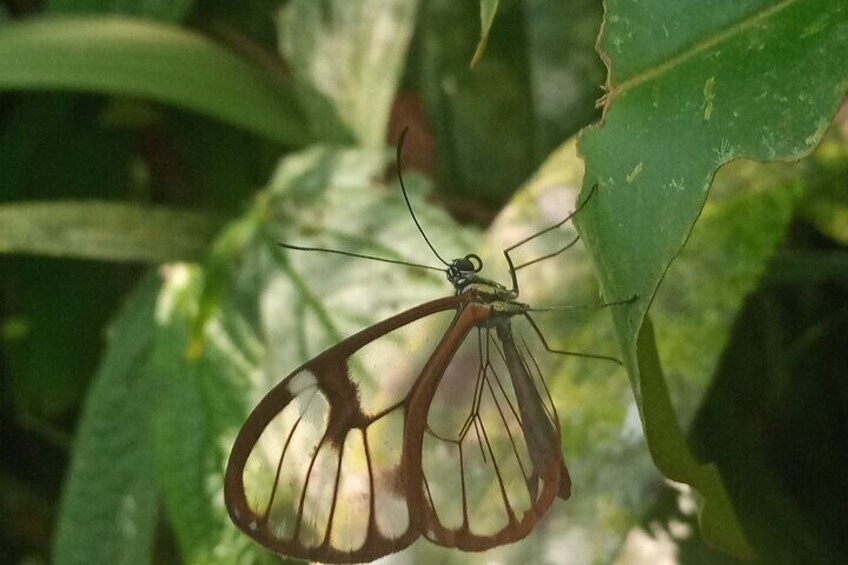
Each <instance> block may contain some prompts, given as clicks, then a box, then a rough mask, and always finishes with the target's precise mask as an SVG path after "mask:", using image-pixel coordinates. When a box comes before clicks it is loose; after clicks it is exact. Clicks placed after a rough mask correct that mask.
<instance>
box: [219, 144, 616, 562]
mask: <svg viewBox="0 0 848 565" xmlns="http://www.w3.org/2000/svg"><path fill="white" fill-rule="evenodd" d="M405 135H406V131H404V132H403V133H402V134H401V138H400V140H399V143H398V147H397V168H398V179H399V181H400V189H401V192H402V194H403V197H404V199H405V202H406V205H407V208H408V210H409V212H410V215H411V216H412V219H413V221H414V222H415V225H416V227H417V228H418V231H419V232H420V234H421V235H422V237H423V238H424V240H425V242H426V243H427V245H428V246H429V248H430V249H431V250H432V252H433V254H434V255H435V256H436V257H437V258H438V259H439V260H440V261H441V262H442V263H443V265H444V267H432V266H427V265H418V264H414V263H409V262H405V261H396V260H390V259H385V258H381V257H375V256H370V255H362V254H357V253H348V252H344V251H339V250H333V249H325V248H311V247H299V246H294V245H288V244H280V245H282V246H283V247H286V248H289V249H295V250H311V251H325V252H331V253H340V254H342V255H349V256H353V257H360V258H365V259H373V260H379V261H387V262H390V263H399V264H403V265H408V266H413V267H423V268H428V269H436V270H439V271H443V272H444V273H445V275H446V277H447V279H448V281H450V283H451V284H452V285H453V288H454V290H455V292H454V294H453V295H452V296H448V297H445V298H438V299H436V300H432V301H430V302H426V303H424V304H421V305H419V306H416V307H414V308H411V309H409V310H407V311H405V312H402V313H400V314H397V315H395V316H392V317H390V318H388V319H386V320H383V321H382V322H379V323H377V324H375V325H373V326H371V327H369V328H366V329H364V330H362V331H360V332H359V333H356V334H354V335H352V336H351V337H348V338H347V339H345V340H343V341H341V342H340V343H338V344H336V345H335V346H333V347H331V348H329V349H328V350H326V351H324V352H323V353H321V354H319V355H318V356H316V357H314V358H312V359H311V360H309V361H307V362H306V363H305V364H303V365H302V366H301V367H299V368H297V369H295V370H294V371H293V372H292V373H291V374H289V375H288V376H287V377H286V378H284V379H283V380H282V381H281V382H280V383H279V384H277V385H276V386H275V387H274V388H273V389H271V391H270V392H269V393H268V394H267V395H266V396H265V397H264V398H263V399H262V400H261V401H260V402H259V404H258V405H257V406H256V407H255V408H254V409H253V411H252V412H251V414H250V415H249V416H248V418H247V420H246V421H245V423H244V425H243V426H242V428H241V430H240V431H239V433H238V436H237V437H236V440H235V444H234V446H233V448H232V451H231V453H230V458H229V462H228V465H227V471H226V476H225V482H224V498H225V502H226V506H227V509H228V511H229V514H230V517H231V519H232V521H233V522H234V523H235V524H236V525H237V526H238V527H239V528H240V529H242V530H243V531H244V532H245V533H246V534H247V535H248V536H250V537H252V538H253V539H254V540H256V541H258V542H259V543H260V544H262V545H263V546H265V547H267V548H268V549H270V550H272V551H275V552H277V553H279V554H282V555H286V556H290V557H297V558H301V559H309V560H314V561H321V562H330V563H350V562H363V561H370V560H373V559H377V558H379V557H382V556H384V555H388V554H390V553H394V552H397V551H400V550H402V549H404V548H405V547H407V546H409V545H410V544H411V543H412V542H413V541H415V540H416V539H418V538H419V537H420V536H422V535H423V536H424V537H425V538H427V539H429V540H430V541H432V542H434V543H436V544H438V545H441V546H446V547H456V548H459V549H461V550H465V551H482V550H486V549H489V548H492V547H495V546H498V545H503V544H507V543H511V542H514V541H517V540H519V539H521V538H523V537H525V536H526V535H527V534H528V533H529V532H530V531H531V530H532V528H533V527H534V526H535V525H536V523H537V522H538V521H539V520H540V519H541V518H542V516H544V515H545V513H546V512H547V510H548V509H549V508H550V506H551V505H552V504H553V502H554V500H555V499H556V498H557V497H559V498H562V499H567V498H568V497H569V496H570V494H571V479H570V477H569V474H568V470H567V468H566V465H565V461H564V460H563V456H562V450H561V446H560V424H559V419H558V417H557V413H556V407H555V406H554V403H553V399H552V398H551V395H550V393H549V391H548V387H547V385H546V383H545V380H544V378H543V376H542V371H541V366H540V364H539V363H538V361H537V358H538V356H539V355H540V354H541V353H543V352H545V351H547V352H551V353H561V354H568V355H578V356H583V357H594V358H599V359H607V360H611V361H615V362H618V360H616V359H614V358H612V357H607V356H604V355H594V354H588V353H576V352H569V351H560V350H555V349H552V348H551V347H550V346H549V345H548V343H547V342H546V340H545V338H544V336H543V335H542V332H541V331H540V329H539V327H538V325H537V324H536V322H535V321H534V319H533V318H532V316H531V312H534V311H542V310H556V309H561V308H532V307H530V306H529V305H527V304H524V303H521V302H519V301H518V293H519V290H518V278H517V275H516V273H517V271H518V270H519V269H521V268H524V267H526V266H529V265H531V264H534V263H536V262H538V261H541V260H544V259H548V258H550V257H553V256H555V255H558V254H559V253H562V252H563V251H565V250H567V249H569V248H570V247H572V246H573V245H574V244H575V243H576V242H577V240H578V238H579V236H576V237H575V238H574V239H572V240H571V241H569V242H568V243H567V244H566V245H565V246H563V247H562V248H561V249H559V250H558V251H555V252H553V253H550V254H547V255H543V256H541V257H538V258H536V259H534V260H532V261H528V262H526V263H523V264H521V265H518V266H515V264H514V263H513V259H512V258H511V256H510V252H512V251H513V250H515V249H516V248H518V247H519V246H521V245H524V244H525V243H527V242H529V241H530V240H532V239H535V238H536V237H538V236H540V235H542V234H544V233H547V232H549V231H551V230H554V229H556V228H558V227H560V226H562V225H563V224H565V223H566V222H568V221H569V220H570V219H571V218H572V217H573V216H574V214H576V213H578V212H579V211H580V209H581V208H582V207H583V206H585V205H586V204H587V202H588V201H589V200H590V198H591V197H592V195H593V194H594V193H595V191H596V190H597V185H596V186H594V187H593V188H592V190H591V192H590V193H589V194H588V196H587V197H586V199H584V201H583V202H582V204H579V205H578V206H577V207H576V208H575V210H574V211H573V212H572V213H571V214H569V215H568V216H567V217H566V218H565V219H563V220H562V221H561V222H558V223H556V224H554V225H552V226H550V227H548V228H546V229H544V230H542V231H539V232H537V233H535V234H533V235H531V236H529V237H527V238H525V239H524V240H522V241H520V242H518V243H516V244H515V245H513V246H511V247H509V248H508V249H506V250H504V252H503V253H504V257H505V259H506V262H507V265H508V266H509V273H510V278H511V288H507V287H506V286H504V285H502V284H500V283H497V282H495V281H492V280H489V279H487V278H484V277H482V276H481V275H480V274H479V273H480V272H481V270H482V268H483V262H482V260H481V259H480V257H479V256H477V255H475V254H473V253H471V254H468V255H465V256H464V257H461V258H459V259H454V260H453V261H450V262H448V261H445V260H444V259H443V258H442V256H441V255H439V253H438V252H437V251H436V249H435V248H434V247H433V245H432V243H431V242H430V240H429V238H428V237H427V235H426V233H425V232H424V230H423V229H422V227H421V225H420V223H419V222H418V219H417V217H416V216H415V212H414V211H413V208H412V205H411V203H410V200H409V196H408V194H407V191H406V188H405V186H404V184H403V178H402V175H401V153H402V148H403V140H404V137H405ZM632 300H633V299H629V300H622V301H618V302H610V303H607V304H600V305H596V306H608V305H613V304H623V303H627V302H631V301H632ZM569 308H580V306H577V307H575V306H572V307H565V308H563V309H569ZM438 336H440V337H438ZM389 343H391V344H394V345H395V346H397V344H402V345H401V347H402V350H403V353H404V354H403V355H398V354H397V351H396V350H394V351H392V354H387V353H386V352H387V351H388V349H387V347H386V344H389Z"/></svg>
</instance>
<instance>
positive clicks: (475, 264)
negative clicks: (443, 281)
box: [445, 253, 483, 293]
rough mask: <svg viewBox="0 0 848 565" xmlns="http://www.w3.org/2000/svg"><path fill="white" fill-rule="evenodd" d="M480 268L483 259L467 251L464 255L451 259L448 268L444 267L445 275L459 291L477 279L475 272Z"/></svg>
mask: <svg viewBox="0 0 848 565" xmlns="http://www.w3.org/2000/svg"><path fill="white" fill-rule="evenodd" d="M482 269H483V260H482V259H480V257H479V256H478V255H475V254H474V253H469V254H468V255H466V256H465V257H460V258H459V259H454V260H453V261H451V262H450V265H448V268H447V269H445V275H446V276H447V278H448V281H450V283H451V284H452V285H453V286H454V288H455V289H456V291H457V292H458V293H459V292H462V290H463V289H464V288H465V287H467V286H468V285H469V284H471V283H473V282H475V281H476V280H477V278H478V277H477V273H479V272H480V271H481V270H482Z"/></svg>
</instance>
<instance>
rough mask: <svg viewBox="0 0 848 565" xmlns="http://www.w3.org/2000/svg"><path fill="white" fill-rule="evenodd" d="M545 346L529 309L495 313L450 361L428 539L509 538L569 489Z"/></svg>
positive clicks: (431, 443)
mask: <svg viewBox="0 0 848 565" xmlns="http://www.w3.org/2000/svg"><path fill="white" fill-rule="evenodd" d="M541 351H543V346H542V343H541V340H540V339H539V337H538V335H537V334H535V333H534V332H533V330H532V328H531V327H530V326H529V324H528V323H527V321H526V320H525V319H524V317H523V316H521V315H515V316H507V315H500V316H497V315H490V316H489V317H488V318H486V319H484V320H482V321H479V322H477V323H476V327H475V328H474V329H472V330H471V331H470V332H469V333H468V334H467V337H466V338H465V339H464V341H463V343H462V345H461V346H460V347H459V349H458V350H457V352H456V354H455V355H454V357H453V359H452V360H451V361H450V363H449V364H448V365H447V368H446V370H445V371H444V375H443V377H442V380H441V382H440V384H439V386H438V388H437V389H436V392H435V395H434V396H433V398H432V403H431V404H430V408H429V412H428V416H427V425H426V429H425V431H424V442H423V455H422V471H423V476H422V478H423V482H424V489H425V494H426V504H425V506H426V507H427V508H426V510H427V511H426V513H425V514H426V524H425V525H424V526H423V532H424V535H425V536H426V537H427V538H428V539H430V540H432V541H434V542H435V543H438V544H440V545H444V546H449V547H458V548H460V549H464V550H475V551H479V550H484V549H488V548H490V547H493V546H496V545H501V544H505V543H510V542H513V541H516V540H518V539H521V538H523V537H524V536H526V535H527V534H528V533H529V532H530V530H531V529H532V528H533V526H534V525H535V524H536V523H537V522H538V521H539V519H540V518H541V517H542V516H543V515H544V514H545V512H546V511H547V510H548V508H549V507H550V506H551V504H552V503H553V501H554V499H555V498H556V497H557V495H559V496H562V497H563V498H567V497H568V495H569V494H570V487H571V482H570V479H569V477H568V473H567V471H566V470H565V465H564V464H563V461H562V454H561V447H560V430H559V422H558V419H557V416H556V411H555V408H554V405H553V402H552V399H551V397H550V394H549V393H548V390H547V386H546V385H545V382H544V379H543V376H542V371H541V368H540V364H539V362H538V360H539V358H540V353H541ZM413 402H415V399H413Z"/></svg>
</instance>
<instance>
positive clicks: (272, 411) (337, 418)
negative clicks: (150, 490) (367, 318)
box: [225, 297, 466, 562]
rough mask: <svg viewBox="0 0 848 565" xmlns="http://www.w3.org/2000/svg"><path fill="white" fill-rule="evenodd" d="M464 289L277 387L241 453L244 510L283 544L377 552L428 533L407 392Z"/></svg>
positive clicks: (231, 502)
mask: <svg viewBox="0 0 848 565" xmlns="http://www.w3.org/2000/svg"><path fill="white" fill-rule="evenodd" d="M464 300H466V299H464V298H461V297H450V298H445V299H440V300H435V301H432V302H429V303H427V304H424V305H421V306H419V307H417V308H413V309H412V310H408V311H406V312H404V313H402V314H399V315H398V316H395V317H393V318H390V319H388V320H386V321H384V322H382V323H380V324H377V325H376V326H372V327H371V328H369V329H367V330H365V331H363V332H360V333H359V334H357V335H355V336H352V337H350V338H348V339H346V340H345V341H343V342H341V343H339V344H338V345H336V346H334V347H332V348H330V349H329V350H327V351H326V352H324V353H322V354H321V355H319V356H318V357H316V358H314V359H312V360H311V361H309V362H308V363H306V364H305V365H304V366H302V367H301V368H299V369H298V370H296V371H295V372H293V373H292V374H291V375H289V376H288V377H286V378H285V379H284V380H283V381H282V382H281V383H280V384H278V385H277V386H276V387H275V388H274V389H272V390H271V392H269V393H268V395H267V396H266V397H265V398H263V400H262V401H261V402H260V403H259V405H257V407H256V408H255V409H254V411H253V412H252V413H251V414H250V416H249V417H248V420H247V421H246V423H245V424H244V426H243V427H242V429H241V431H240V432H239V435H238V437H237V438H236V442H235V444H234V447H233V451H232V453H231V455H230V461H229V464H228V467H227V475H226V481H225V499H226V503H227V508H228V509H229V512H230V516H231V518H232V519H233V521H234V522H235V523H236V524H237V525H238V526H239V527H240V528H241V529H242V530H244V531H245V532H246V533H247V534H248V535H250V536H251V537H253V538H254V539H256V540H257V541H259V542H260V543H262V544H263V545H265V546H266V547H268V548H270V549H272V550H274V551H276V552H278V553H281V554H285V555H289V556H293V557H299V558H303V559H312V560H317V561H323V562H351V561H366V560H371V559H375V558H377V557H380V556H382V555H386V554H388V553H392V552H395V551H399V550H400V549H403V548H404V547H406V546H407V545H409V544H410V543H411V542H412V541H413V540H414V539H415V538H417V537H418V536H419V535H420V528H419V526H418V523H417V520H418V518H417V516H416V515H415V513H414V512H410V506H417V505H418V504H417V503H415V502H412V501H411V499H410V496H409V492H408V488H407V485H408V483H409V482H410V481H409V480H408V479H407V476H406V475H405V473H404V469H403V465H404V457H403V442H404V433H405V427H406V425H407V424H406V403H407V400H408V398H409V397H410V395H411V391H412V389H413V386H414V384H415V382H416V379H417V378H418V376H419V375H420V373H421V371H422V368H423V367H424V366H425V364H426V363H427V360H428V359H429V358H430V356H431V355H432V354H433V351H434V350H435V348H436V347H437V345H438V343H439V339H440V338H441V337H442V336H443V335H444V334H445V332H446V331H447V330H448V328H450V327H451V324H453V323H454V322H455V318H456V311H457V308H458V307H460V306H461V304H462V302H463V301H464ZM419 433H420V432H419ZM419 492H420V491H419Z"/></svg>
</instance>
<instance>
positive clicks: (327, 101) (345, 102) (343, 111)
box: [278, 0, 417, 147]
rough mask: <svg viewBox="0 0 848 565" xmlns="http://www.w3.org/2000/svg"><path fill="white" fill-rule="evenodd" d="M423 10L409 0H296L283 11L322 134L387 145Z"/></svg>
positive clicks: (288, 48)
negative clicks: (417, 15)
mask: <svg viewBox="0 0 848 565" xmlns="http://www.w3.org/2000/svg"><path fill="white" fill-rule="evenodd" d="M416 10H417V2H414V1H409V0H321V1H316V0H294V1H293V2H289V3H288V4H287V5H286V6H285V7H284V8H283V9H282V10H281V11H280V13H279V21H278V27H279V34H280V50H281V53H282V55H283V56H284V57H285V59H286V61H288V63H289V64H290V65H291V68H292V71H293V73H294V76H295V80H296V83H297V93H298V96H299V99H300V102H301V104H302V105H303V107H304V109H305V111H306V114H307V116H308V119H309V124H310V127H311V129H312V132H313V134H314V136H315V137H316V138H317V139H321V140H323V141H326V142H337V143H350V142H353V141H355V142H356V143H357V144H359V145H362V146H365V147H382V146H383V145H384V143H385V138H386V128H387V125H388V121H389V111H390V110H391V107H392V102H393V101H394V97H395V91H396V89H397V86H398V84H399V83H400V79H401V75H402V72H403V63H404V60H405V58H406V50H407V47H408V45H409V40H410V38H411V37H412V33H413V31H414V29H415V13H416Z"/></svg>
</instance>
